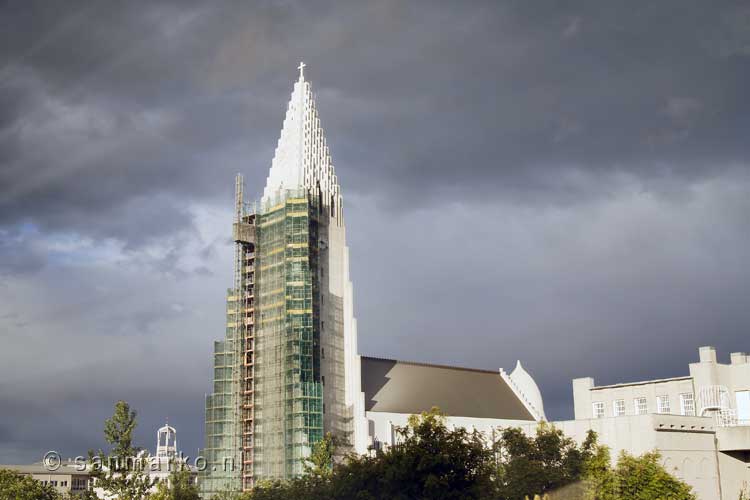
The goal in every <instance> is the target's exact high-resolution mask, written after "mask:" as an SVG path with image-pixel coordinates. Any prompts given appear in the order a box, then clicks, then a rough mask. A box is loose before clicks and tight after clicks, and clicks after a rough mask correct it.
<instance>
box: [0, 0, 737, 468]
mask: <svg viewBox="0 0 750 500" xmlns="http://www.w3.org/2000/svg"><path fill="white" fill-rule="evenodd" d="M0 9H2V11H0V340H1V341H2V343H1V344H0V462H5V463H8V462H28V461H32V460H39V459H40V458H41V455H42V453H43V452H44V451H46V450H48V449H56V450H59V451H61V452H62V453H63V454H64V455H76V454H78V453H84V452H85V451H86V449H88V448H90V447H98V446H102V445H103V443H102V438H101V436H102V427H103V419H104V418H105V417H106V416H108V415H109V414H111V408H112V404H113V403H114V401H115V400H117V399H126V400H128V401H130V402H131V404H132V405H133V406H134V407H135V408H136V409H138V410H139V412H140V427H139V431H138V441H139V444H141V445H143V446H148V447H151V448H153V446H154V443H153V441H154V439H155V432H156V428H157V427H158V426H159V425H160V424H161V423H162V422H163V421H164V419H165V418H167V417H168V418H169V422H170V423H171V424H172V425H174V426H175V427H176V428H177V431H178V440H179V442H180V447H181V448H182V449H183V450H184V451H185V452H186V453H188V454H191V455H194V454H195V452H196V450H197V448H198V447H199V446H201V443H202V439H203V437H202V435H203V427H202V426H203V395H204V393H205V392H208V391H209V390H210V367H211V352H212V342H213V340H214V339H218V338H220V337H221V336H222V335H223V331H224V294H225V289H226V288H227V287H228V286H230V285H231V265H232V264H231V261H232V258H231V252H232V248H231V243H230V241H229V239H230V223H231V211H232V189H233V182H234V175H235V173H236V172H243V173H244V174H245V176H246V179H247V191H248V192H249V193H251V194H252V195H254V196H258V195H260V193H261V191H262V188H263V185H264V183H265V176H266V174H267V171H268V168H269V167H270V162H271V158H272V155H273V150H274V147H275V145H276V140H277V138H278V133H279V129H280V126H281V122H282V119H283V114H284V111H285V107H286V104H287V100H288V97H289V93H290V92H291V88H292V83H293V81H294V79H295V78H296V74H297V70H296V69H295V68H296V66H297V64H298V63H299V61H300V60H304V61H305V62H306V63H307V64H308V67H307V70H306V75H307V77H308V79H309V80H310V81H311V82H312V85H313V89H314V91H315V93H316V94H317V100H318V107H319V110H320V113H321V115H322V120H323V126H324V128H325V129H326V132H327V137H328V142H329V145H330V147H331V149H332V153H333V158H334V162H335V165H336V168H337V174H338V176H339V179H340V181H341V185H342V190H343V193H344V202H345V217H346V220H347V230H348V238H349V245H350V247H351V254H352V275H353V281H354V287H355V312H356V315H357V317H358V320H359V343H360V350H361V353H362V354H366V355H374V356H383V357H394V358H400V359H407V360H416V361H425V362H436V363H448V364H458V365H464V366H472V367H481V368H489V369H496V368H498V367H504V368H506V369H508V370H510V369H512V368H513V366H514V364H515V360H516V359H521V360H522V362H523V363H524V365H525V366H526V368H527V369H528V371H529V372H530V373H531V374H532V375H533V376H534V377H535V378H536V380H537V381H538V383H539V385H540V386H541V390H542V393H543V395H544V398H545V405H546V409H547V414H548V416H549V417H550V418H555V419H561V418H569V417H571V416H572V394H571V388H570V380H571V379H572V378H574V377H579V376H593V377H595V378H596V380H597V382H599V383H613V382H623V381H629V380H639V379H644V378H652V377H653V378H657V377H667V376H677V375H684V374H686V373H687V364H688V363H689V362H692V361H694V360H695V359H696V358H697V348H698V347H699V346H701V345H706V344H711V345H715V346H717V348H718V349H719V354H720V356H721V357H722V359H724V360H726V358H728V355H729V352H730V351H739V350H750V342H749V341H748V332H750V307H749V306H750V303H749V302H750V301H749V299H748V297H750V266H748V264H747V263H748V260H749V259H750V168H748V167H749V166H750V141H749V140H748V136H749V135H750V99H748V98H747V89H748V88H750V7H749V6H748V5H747V3H745V2H740V1H738V2H723V1H714V2H700V1H690V0H688V1H686V0H674V1H664V2H657V3H653V2H627V3H622V4H616V3H613V2H600V1H595V0H592V1H590V2H575V1H574V2H564V3H563V2H557V3H555V4H554V6H551V4H550V3H549V2H538V1H528V0H525V1H520V0H519V1H505V2H497V1H493V2H486V3H484V2H438V1H425V2H404V1H401V0H398V1H397V0H393V1H368V2H361V3H360V2H340V3H339V5H335V4H333V3H326V2H319V1H316V2H309V1H304V2H303V1H300V2H293V1H279V2H269V1H259V2H240V1H237V2H226V1H223V2H222V1H215V2H195V3H193V4H190V3H189V2H184V1H179V2H177V1H175V2H171V3H170V2H159V1H148V2H145V1H144V2H124V1H123V2H93V1H92V2H39V3H36V2H30V1H27V0H23V1H21V0H18V1H10V2H3V3H2V6H1V7H0Z"/></svg>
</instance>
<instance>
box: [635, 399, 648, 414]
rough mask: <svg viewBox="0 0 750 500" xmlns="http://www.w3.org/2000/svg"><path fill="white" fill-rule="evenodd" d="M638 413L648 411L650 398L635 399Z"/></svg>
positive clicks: (636, 412)
mask: <svg viewBox="0 0 750 500" xmlns="http://www.w3.org/2000/svg"><path fill="white" fill-rule="evenodd" d="M633 406H635V414H636V415H645V414H646V413H648V400H647V399H646V398H635V399H634V400H633Z"/></svg>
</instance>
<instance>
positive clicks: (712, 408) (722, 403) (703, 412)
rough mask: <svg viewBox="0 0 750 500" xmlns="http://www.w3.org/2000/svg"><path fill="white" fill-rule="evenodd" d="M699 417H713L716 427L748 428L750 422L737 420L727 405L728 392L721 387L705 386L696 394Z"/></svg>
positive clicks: (735, 413) (733, 411) (734, 412)
mask: <svg viewBox="0 0 750 500" xmlns="http://www.w3.org/2000/svg"><path fill="white" fill-rule="evenodd" d="M698 402H699V405H700V416H708V415H713V416H714V417H715V418H716V426H717V427H736V426H750V420H748V419H741V418H737V411H736V410H735V409H734V408H732V406H731V404H730V403H729V390H728V389H727V388H726V387H725V386H723V385H707V386H703V387H701V388H700V391H699V393H698Z"/></svg>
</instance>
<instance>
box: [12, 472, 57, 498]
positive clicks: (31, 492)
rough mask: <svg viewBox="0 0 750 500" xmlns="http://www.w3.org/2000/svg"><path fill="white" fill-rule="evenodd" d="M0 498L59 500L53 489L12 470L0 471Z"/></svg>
mask: <svg viewBox="0 0 750 500" xmlns="http://www.w3.org/2000/svg"><path fill="white" fill-rule="evenodd" d="M0 498H1V499H3V500H5V499H13V500H60V495H59V494H58V493H57V491H56V490H55V488H53V487H52V486H50V485H48V484H47V485H45V484H42V483H40V482H39V481H37V480H35V479H33V478H32V477H31V476H26V475H22V474H19V473H17V472H16V471H13V470H8V469H0Z"/></svg>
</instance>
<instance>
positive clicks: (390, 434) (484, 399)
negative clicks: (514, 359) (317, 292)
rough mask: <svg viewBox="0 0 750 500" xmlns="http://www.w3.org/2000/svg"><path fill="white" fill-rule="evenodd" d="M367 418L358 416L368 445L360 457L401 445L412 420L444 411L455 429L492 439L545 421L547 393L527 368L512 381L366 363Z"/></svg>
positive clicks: (484, 373) (447, 369) (498, 375)
mask: <svg viewBox="0 0 750 500" xmlns="http://www.w3.org/2000/svg"><path fill="white" fill-rule="evenodd" d="M361 362H362V394H363V395H364V412H362V413H360V414H359V415H358V416H357V419H358V420H359V421H360V424H359V426H361V427H363V428H365V429H366V435H367V439H366V441H365V443H360V444H359V446H358V447H356V449H355V451H357V452H358V453H361V454H364V453H367V451H368V448H369V447H373V448H376V449H377V448H381V447H384V446H385V447H387V446H391V445H393V444H395V443H396V441H397V439H398V436H397V433H396V427H403V426H405V425H406V423H407V420H408V419H409V416H410V415H413V414H419V413H421V412H423V411H429V410H430V409H431V408H432V407H435V406H436V407H438V408H439V409H440V410H441V411H442V412H443V413H445V414H446V416H447V417H446V422H447V424H448V426H449V427H464V428H466V429H469V430H478V431H481V432H483V433H485V435H486V436H487V437H489V438H491V437H492V436H494V433H495V432H497V429H498V428H502V427H511V426H520V425H524V424H529V423H530V422H534V423H536V422H539V421H541V420H543V419H544V405H543V404H542V397H541V393H540V392H539V388H538V387H537V386H536V383H535V382H534V380H533V379H532V378H531V376H530V375H529V374H528V373H527V372H526V371H525V370H524V369H523V367H522V366H521V363H520V362H519V363H518V364H517V365H516V368H515V370H513V372H512V373H511V374H510V375H508V374H506V373H505V372H504V371H503V370H502V369H500V370H498V371H489V370H477V369H473V368H459V367H453V366H441V365H432V364H424V363H413V362H406V361H394V360H390V359H378V358H368V357H364V356H363V357H362V358H361Z"/></svg>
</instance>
